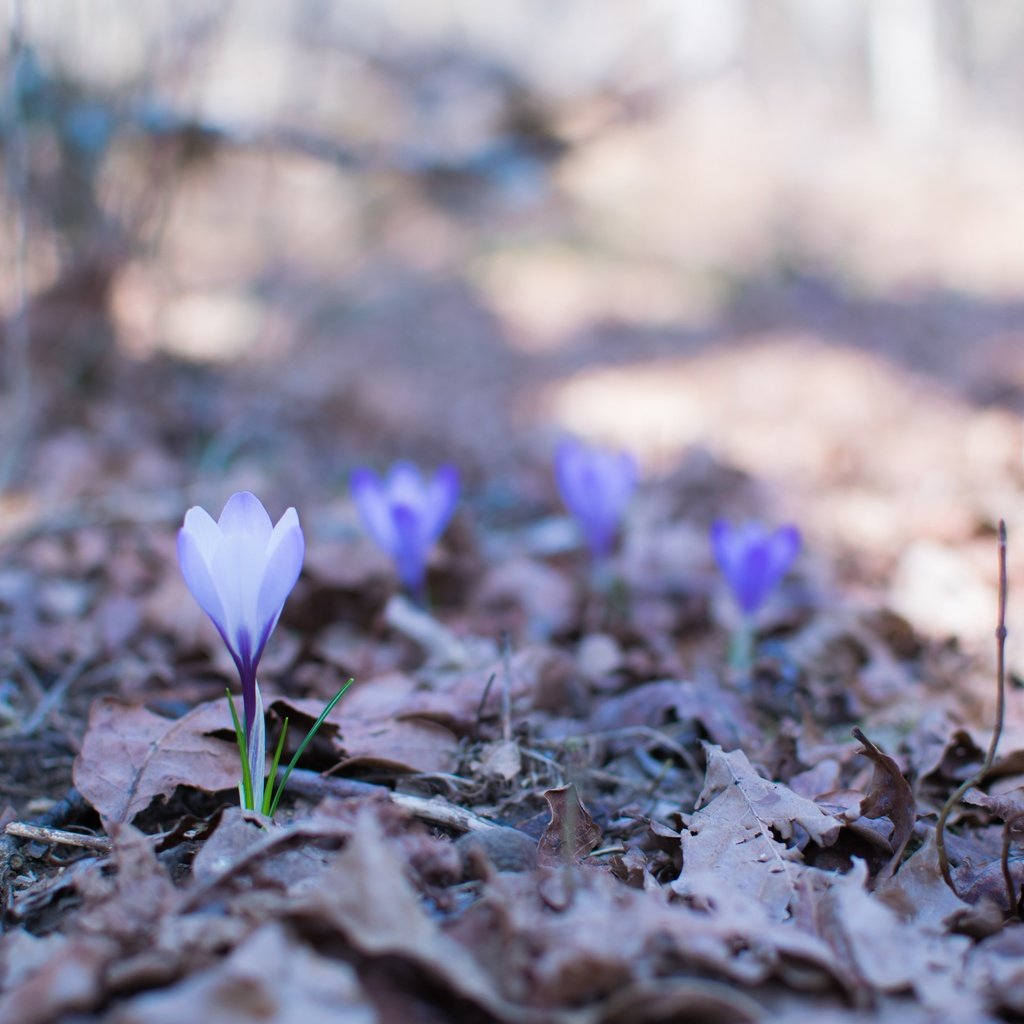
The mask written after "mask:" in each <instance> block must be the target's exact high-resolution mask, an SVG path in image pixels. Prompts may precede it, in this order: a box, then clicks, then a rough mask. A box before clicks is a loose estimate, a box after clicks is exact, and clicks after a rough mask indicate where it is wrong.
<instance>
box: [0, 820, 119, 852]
mask: <svg viewBox="0 0 1024 1024" xmlns="http://www.w3.org/2000/svg"><path fill="white" fill-rule="evenodd" d="M6 832H7V835H9V836H17V837H18V838H19V839H31V840H34V841H35V842H39V843H52V844H55V845H58V846H78V847H80V848H81V849H83V850H95V851H96V852H97V853H110V851H111V849H112V848H113V844H112V843H111V841H110V840H109V839H108V838H107V837H106V836H85V835H81V834H80V833H78V832H66V831H65V830H64V829H62V828H47V827H46V826H45V825H30V824H29V823H28V822H26V821H12V822H9V823H8V825H7V829H6Z"/></svg>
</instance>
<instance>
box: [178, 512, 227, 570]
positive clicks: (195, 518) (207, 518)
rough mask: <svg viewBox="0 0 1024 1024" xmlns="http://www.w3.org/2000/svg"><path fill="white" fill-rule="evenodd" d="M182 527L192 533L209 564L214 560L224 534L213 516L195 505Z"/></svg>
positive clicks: (187, 514)
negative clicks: (214, 554)
mask: <svg viewBox="0 0 1024 1024" xmlns="http://www.w3.org/2000/svg"><path fill="white" fill-rule="evenodd" d="M182 529H183V530H184V531H185V532H186V533H189V534H191V535H192V537H193V539H194V540H195V542H196V544H197V545H198V547H199V552H200V554H202V556H203V558H204V559H205V561H206V564H207V565H209V564H210V563H211V562H212V561H213V553H214V551H216V550H217V545H218V544H219V543H220V539H221V536H222V535H221V532H220V527H219V526H218V525H217V522H216V520H215V519H214V518H213V516H211V515H210V513H209V512H207V511H206V509H205V508H200V507H199V506H198V505H195V506H193V507H192V508H190V509H189V510H188V511H187V512H186V513H185V524H184V526H182Z"/></svg>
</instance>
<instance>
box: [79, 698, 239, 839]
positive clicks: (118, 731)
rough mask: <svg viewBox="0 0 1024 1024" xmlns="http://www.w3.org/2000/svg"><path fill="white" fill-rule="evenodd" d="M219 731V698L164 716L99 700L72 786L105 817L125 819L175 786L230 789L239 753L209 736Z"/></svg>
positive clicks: (222, 725)
mask: <svg viewBox="0 0 1024 1024" xmlns="http://www.w3.org/2000/svg"><path fill="white" fill-rule="evenodd" d="M221 730H224V731H226V732H228V733H230V730H231V722H230V719H229V717H228V710H227V708H226V707H225V706H224V702H223V701H209V702H207V703H205V704H200V705H199V707H197V708H195V709H194V710H192V711H190V712H189V713H188V714H187V715H184V716H183V717H181V718H177V719H171V718H163V717H162V716H160V715H157V714H154V713H153V712H152V711H148V710H147V709H146V708H144V707H141V706H140V705H130V704H123V703H121V702H120V701H118V700H116V699H115V698H113V697H102V698H100V699H99V700H98V701H96V703H95V704H93V707H92V712H91V714H90V715H89V726H88V729H87V730H86V734H85V738H84V739H83V740H82V749H81V751H80V752H79V754H78V757H77V758H76V759H75V765H74V769H73V776H72V777H73V779H74V783H75V786H76V787H77V788H78V791H79V792H80V793H81V794H82V796H84V797H85V799H86V800H88V801H89V803H91V804H92V805H93V807H95V808H96V810H97V811H98V812H99V815H100V817H101V818H104V819H106V820H107V821H131V820H132V818H134V817H135V815H137V814H138V813H140V812H141V811H144V810H145V809H146V808H147V807H148V806H149V805H150V804H151V803H152V802H153V800H154V799H156V798H157V797H168V796H170V795H171V794H172V793H173V792H174V790H175V788H176V787H177V786H193V787H195V788H196V789H202V790H206V791H207V792H211V793H212V792H217V791H219V790H223V789H234V787H235V786H236V785H237V783H238V751H237V749H236V748H235V745H234V743H233V742H230V741H225V740H222V739H218V738H216V737H215V736H212V735H211V733H213V732H215V731H221Z"/></svg>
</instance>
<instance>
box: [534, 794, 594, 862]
mask: <svg viewBox="0 0 1024 1024" xmlns="http://www.w3.org/2000/svg"><path fill="white" fill-rule="evenodd" d="M544 799H545V800H547V802H548V807H549V808H550V809H551V820H550V821H549V822H548V824H547V827H546V828H545V829H544V832H543V834H542V835H541V837H540V842H539V844H538V846H537V854H538V857H539V859H540V861H541V863H547V864H558V863H564V862H565V861H566V860H567V859H571V860H573V861H575V862H577V863H579V862H580V861H581V860H583V858H584V857H586V855H587V854H588V853H590V851H591V850H593V849H594V847H595V846H597V844H598V843H599V842H600V841H601V829H600V828H599V827H598V825H597V823H596V822H595V821H594V819H593V818H592V817H591V816H590V814H589V812H588V811H587V809H586V808H585V807H584V806H583V804H582V803H581V802H580V798H579V794H578V793H577V792H576V787H575V786H574V785H571V784H570V785H568V786H558V787H557V788H555V789H549V790H548V791H547V792H546V793H545V794H544Z"/></svg>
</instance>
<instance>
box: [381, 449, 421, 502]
mask: <svg viewBox="0 0 1024 1024" xmlns="http://www.w3.org/2000/svg"><path fill="white" fill-rule="evenodd" d="M386 490H387V495H388V501H389V502H390V503H391V504H392V505H408V506H409V507H410V508H415V509H421V508H422V507H423V504H424V499H425V496H426V493H427V488H426V485H425V484H424V483H423V475H422V474H421V473H420V470H419V467H418V466H417V465H416V464H415V463H414V462H408V461H406V460H404V459H403V460H400V461H398V462H396V463H395V464H394V465H393V466H392V467H391V470H390V472H389V473H388V479H387V485H386Z"/></svg>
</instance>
